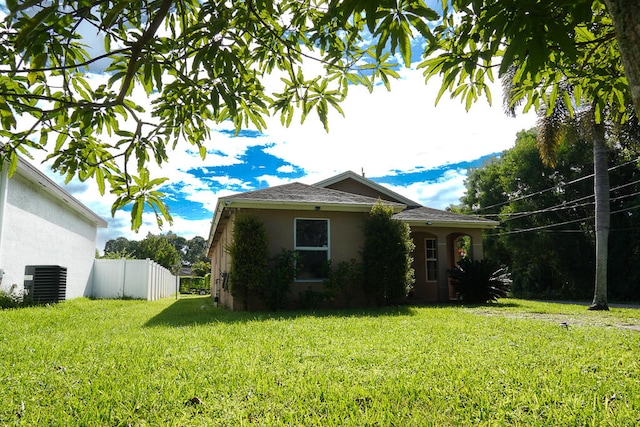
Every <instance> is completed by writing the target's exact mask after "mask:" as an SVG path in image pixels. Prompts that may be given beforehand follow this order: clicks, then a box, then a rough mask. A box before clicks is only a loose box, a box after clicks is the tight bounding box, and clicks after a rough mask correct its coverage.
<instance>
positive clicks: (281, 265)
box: [259, 248, 297, 310]
mask: <svg viewBox="0 0 640 427" xmlns="http://www.w3.org/2000/svg"><path fill="white" fill-rule="evenodd" d="M296 266H297V252H295V251H291V250H288V249H284V248H283V249H282V250H281V251H280V253H279V254H278V255H276V256H274V257H273V258H271V259H270V260H269V272H268V274H267V280H266V281H265V282H264V284H263V286H262V287H261V288H260V290H259V294H260V297H261V298H262V301H263V302H264V303H265V304H266V305H267V307H268V308H269V310H281V309H283V308H285V307H286V306H287V297H288V295H289V290H290V288H291V282H293V281H294V280H295V278H296V273H297V270H296V268H297V267H296Z"/></svg>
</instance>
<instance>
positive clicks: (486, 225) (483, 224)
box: [402, 220, 500, 230]
mask: <svg viewBox="0 0 640 427" xmlns="http://www.w3.org/2000/svg"><path fill="white" fill-rule="evenodd" d="M402 221H404V222H406V223H407V224H409V226H411V227H427V228H428V227H431V228H433V227H449V228H481V229H487V230H489V229H492V228H496V227H497V226H498V225H500V223H499V222H497V221H490V222H489V221H477V222H475V221H466V222H461V221H425V220H409V221H407V220H402Z"/></svg>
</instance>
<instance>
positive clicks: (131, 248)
mask: <svg viewBox="0 0 640 427" xmlns="http://www.w3.org/2000/svg"><path fill="white" fill-rule="evenodd" d="M137 245H138V242H137V241H136V240H129V239H127V238H126V237H118V238H116V239H110V240H107V242H106V243H105V244H104V255H105V257H106V256H107V255H108V254H111V253H129V254H135V252H136V250H137Z"/></svg>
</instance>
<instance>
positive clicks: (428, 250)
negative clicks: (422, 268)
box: [424, 237, 438, 282]
mask: <svg viewBox="0 0 640 427" xmlns="http://www.w3.org/2000/svg"><path fill="white" fill-rule="evenodd" d="M424 245H425V256H426V261H427V281H429V282H436V281H437V280H438V246H437V245H436V239H435V237H427V238H426V239H424Z"/></svg>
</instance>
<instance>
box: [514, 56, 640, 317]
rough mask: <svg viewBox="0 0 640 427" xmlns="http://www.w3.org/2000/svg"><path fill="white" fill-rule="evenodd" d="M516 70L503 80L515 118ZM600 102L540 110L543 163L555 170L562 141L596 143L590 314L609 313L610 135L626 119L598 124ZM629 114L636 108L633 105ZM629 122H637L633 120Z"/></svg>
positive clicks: (561, 102) (565, 87) (558, 104)
mask: <svg viewBox="0 0 640 427" xmlns="http://www.w3.org/2000/svg"><path fill="white" fill-rule="evenodd" d="M513 72H515V67H512V68H511V70H510V71H509V72H507V73H506V75H505V77H504V78H503V80H502V84H503V88H504V91H503V97H504V98H503V105H504V106H505V110H506V112H507V114H510V115H515V108H516V106H517V105H518V103H517V102H516V103H514V102H513V96H512V95H513V93H514V92H513V90H514V87H513V84H512V77H513ZM562 89H563V90H564V91H565V92H566V93H567V94H569V95H570V98H571V97H572V95H573V94H572V91H571V86H570V85H569V84H568V83H567V84H565V85H563V87H562ZM596 103H597V100H594V101H593V103H591V104H590V105H587V106H584V105H583V106H581V107H580V108H576V106H575V105H571V106H569V105H566V104H565V102H564V98H562V97H560V98H559V99H558V100H557V101H556V104H555V106H554V109H553V111H551V112H550V113H548V112H547V110H546V109H544V108H541V109H540V110H538V123H537V130H538V140H537V144H538V150H539V152H540V157H541V159H542V161H543V162H544V163H545V164H547V165H549V166H554V164H555V162H556V159H557V152H558V148H559V146H560V143H561V141H563V140H570V141H579V140H587V139H591V140H592V141H593V172H594V186H593V191H594V197H595V237H596V239H595V245H596V259H595V261H596V274H595V288H594V295H593V302H592V303H591V305H590V306H589V310H609V305H608V302H607V263H608V247H609V228H610V222H611V220H610V216H611V215H610V203H609V171H608V164H607V163H608V148H607V134H608V133H609V134H610V136H613V137H616V136H617V135H618V133H619V132H622V130H621V126H619V125H618V126H608V125H609V124H615V123H616V122H617V123H620V122H621V121H622V119H619V120H615V118H617V117H616V115H614V114H611V115H610V117H607V118H606V120H602V119H601V120H597V119H596V116H595V111H596V108H595V105H596ZM627 108H629V109H630V110H629V111H633V107H632V106H631V105H629V106H628V107H627ZM628 120H635V116H632V117H631V118H630V119H628ZM608 128H609V129H608Z"/></svg>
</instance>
